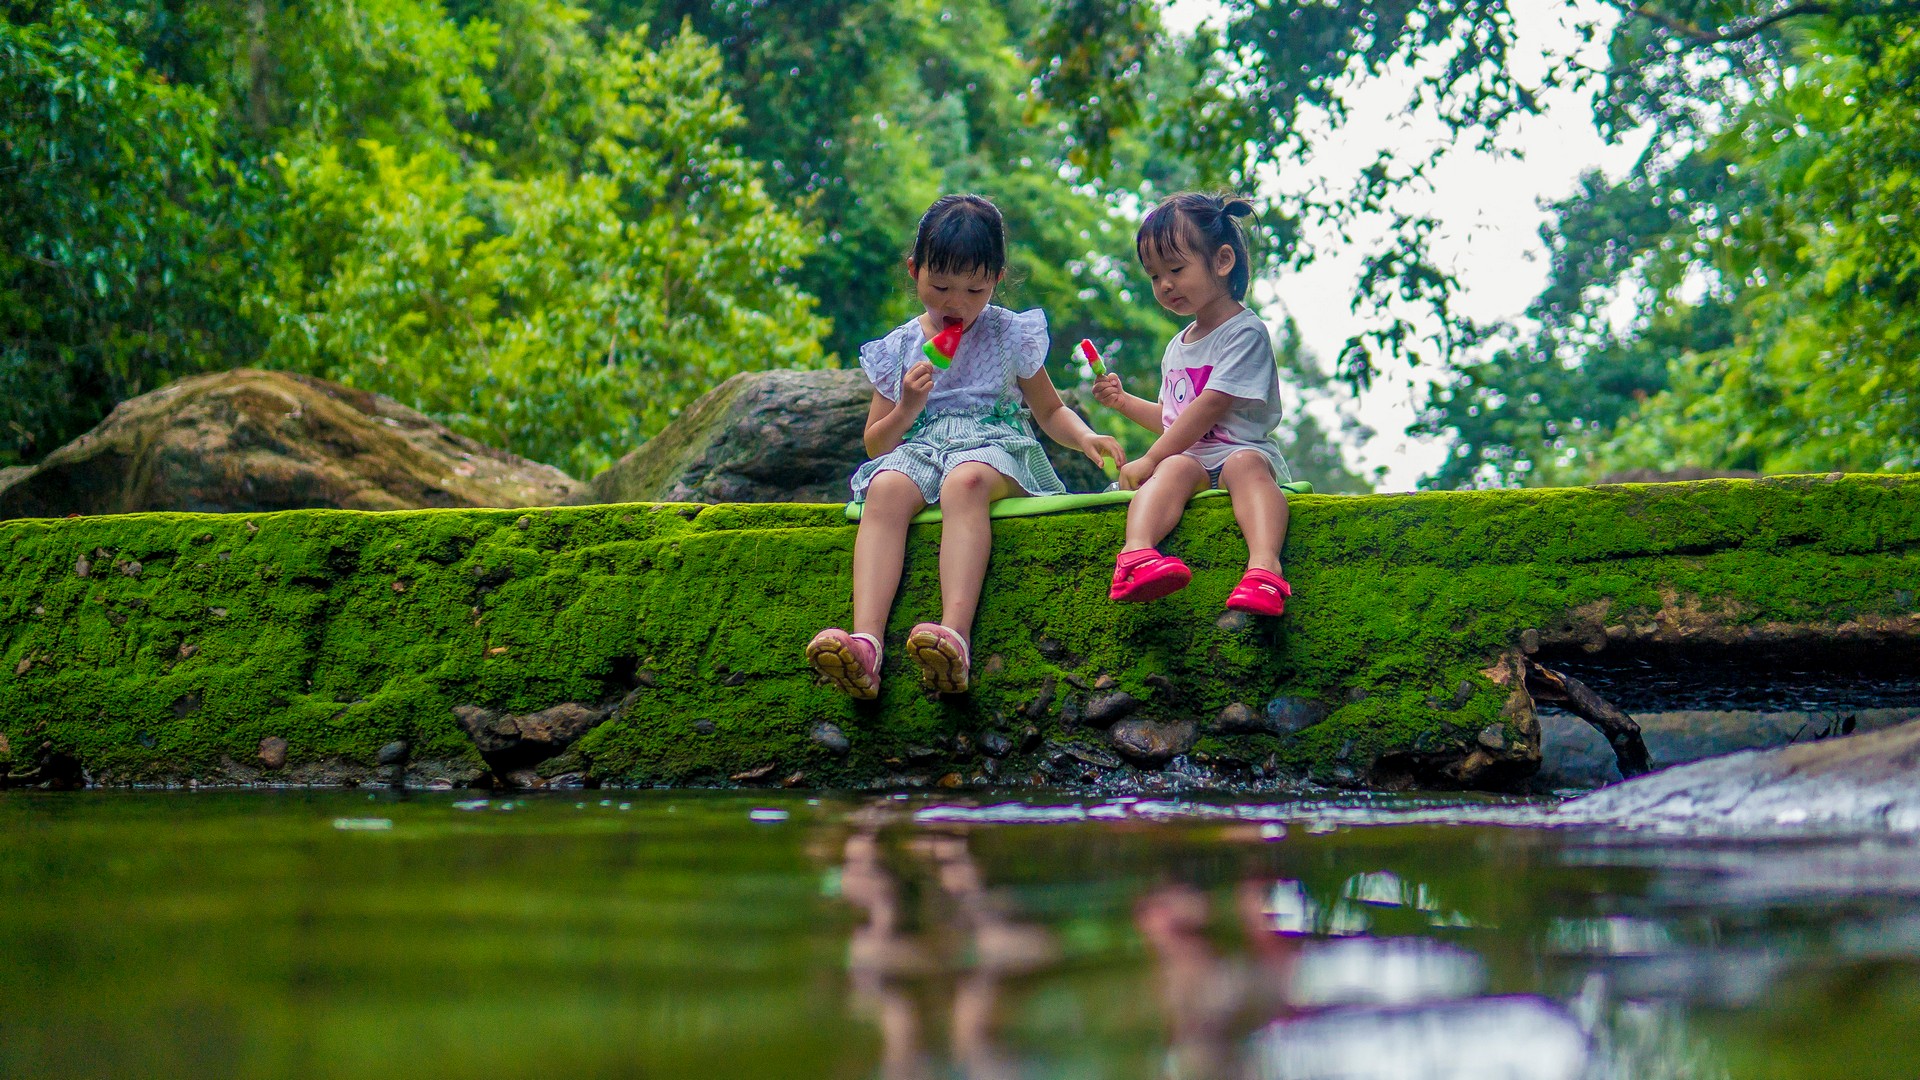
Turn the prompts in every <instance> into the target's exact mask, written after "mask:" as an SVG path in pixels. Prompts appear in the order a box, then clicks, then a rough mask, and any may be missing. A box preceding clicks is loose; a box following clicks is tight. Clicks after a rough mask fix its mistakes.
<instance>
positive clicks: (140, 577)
mask: <svg viewBox="0 0 1920 1080" xmlns="http://www.w3.org/2000/svg"><path fill="white" fill-rule="evenodd" d="M1293 506H1294V518H1293V522H1294V524H1293V530H1292V534H1291V536H1290V537H1289V540H1288V545H1287V552H1286V554H1287V568H1288V576H1289V578H1290V579H1291V580H1292V582H1293V584H1294V587H1295V590H1296V591H1295V595H1294V598H1293V600H1292V601H1291V603H1290V605H1289V609H1288V613H1287V615H1286V616H1285V617H1284V618H1283V619H1281V620H1277V621H1272V622H1267V621H1258V620H1255V621H1251V622H1250V621H1248V620H1245V619H1242V618H1240V617H1238V616H1232V615H1228V614H1227V613H1226V612H1225V611H1224V608H1223V607H1222V602H1223V601H1224V599H1225V597H1226V593H1227V591H1228V590H1229V589H1230V588H1231V587H1232V586H1233V584H1234V582H1235V580H1236V579H1237V578H1238V575H1239V569H1240V566H1241V565H1242V560H1243V559H1244V558H1245V553H1246V549H1245V546H1244V544H1243V542H1242V541H1241V539H1240V536H1239V532H1238V530H1237V528H1236V527H1235V525H1234V522H1233V515H1232V511H1231V508H1230V507H1228V506H1225V505H1222V504H1220V503H1202V504H1198V505H1196V506H1195V507H1194V508H1193V509H1192V511H1191V512H1190V513H1189V514H1188V516H1187V518H1186V520H1185V521H1184V522H1183V523H1182V524H1181V526H1180V527H1179V529H1178V530H1177V531H1176V532H1175V533H1174V535H1173V536H1172V537H1171V538H1170V540H1169V548H1170V549H1171V550H1174V551H1178V552H1179V553H1181V554H1182V555H1184V556H1185V558H1186V559H1187V560H1188V562H1189V563H1191V564H1192V565H1193V567H1194V569H1195V572H1196V577H1195V581H1194V584H1193V586H1191V587H1190V588H1188V589H1187V590H1185V591H1184V592H1181V593H1179V594H1176V595H1175V596H1173V597H1171V598H1169V599H1167V600H1163V601H1160V602H1157V603H1154V604H1150V605H1116V604H1113V603H1110V602H1109V601H1108V600H1107V599H1106V588H1107V579H1108V576H1109V573H1110V569H1111V564H1112V554H1113V552H1114V550H1115V549H1116V548H1117V546H1118V544H1119V541H1120V537H1121V527H1122V522H1123V517H1124V515H1123V511H1122V510H1121V509H1120V508H1113V509H1108V510H1097V511H1085V512H1076V513H1067V514H1059V515H1053V516H1048V517H1036V518H1022V519H1013V520H1007V521H1002V522H999V523H997V524H996V541H995V544H996V546H995V555H994V560H993V565H992V568H991V570H990V572H989V575H988V579H987V585H986V593H985V599H984V603H983V605H982V608H981V613H980V620H979V625H978V627H977V632H976V642H975V661H976V670H977V672H978V673H979V686H978V688H977V689H976V690H975V692H974V693H972V694H971V695H968V696H967V697H965V698H963V699H958V700H930V699H928V698H927V697H925V696H924V695H922V694H921V692H920V691H919V689H918V687H917V685H916V683H915V680H914V679H913V678H912V676H911V674H910V673H909V672H908V671H906V670H904V669H903V668H902V666H901V657H902V649H901V639H902V638H903V637H904V634H905V631H906V628H907V627H908V626H910V625H911V624H912V623H914V622H916V621H918V620H920V619H923V618H927V617H929V616H930V615H931V614H933V613H934V612H936V611H937V609H938V599H937V594H938V585H937V565H936V558H937V553H936V546H935V545H936V541H937V539H938V530H939V527H938V526H919V527H916V528H915V531H914V534H913V540H912V544H911V549H910V552H909V556H908V560H907V571H906V584H905V588H904V589H903V591H902V596H901V600H900V603H899V605H898V607H897V608H896V613H895V618H894V620H893V625H892V633H891V635H890V637H891V639H892V640H890V641H889V651H888V670H887V672H886V682H885V685H884V686H883V689H882V694H881V698H880V700H879V701H878V702H875V703H872V704H871V705H861V704H856V703H854V702H851V701H849V700H847V699H845V698H843V697H841V696H838V695H836V694H835V693H834V692H833V691H831V690H830V689H828V688H826V687H822V686H818V685H816V684H815V683H814V681H813V679H812V678H810V677H809V672H808V670H807V668H806V666H805V664H804V662H803V661H802V659H801V647H802V645H803V644H804V643H805V641H806V640H807V638H808V637H809V636H810V635H811V634H812V633H813V632H814V631H815V630H816V629H818V628H819V627H821V626H825V625H831V624H836V623H844V621H845V620H846V619H847V617H848V610H849V596H848V584H847V582H848V568H849V563H850V559H851V552H852V546H853V538H854V528H853V527H852V526H850V525H849V524H847V523H846V522H845V521H844V520H843V519H842V517H841V513H840V508H839V507H837V506H812V505H759V504H743V505H716V506H704V507H701V506H691V505H624V506H598V507H580V508H549V509H541V510H532V511H525V512H522V511H490V510H437V511H406V512H395V513H357V512H349V511H292V512H284V513H276V514H261V515H255V516H251V517H247V516H211V515H192V514H140V515H128V516H122V517H91V518H77V519H71V520H28V521H16V522H9V523H6V524H4V525H0V565H4V566H5V567H6V571H5V576H4V578H0V582H3V584H0V665H4V666H0V734H3V735H4V739H5V742H4V745H0V766H4V767H5V768H7V769H9V770H10V771H11V772H12V773H13V774H14V775H15V776H16V777H17V776H20V775H21V774H26V775H28V776H36V777H39V778H41V779H57V778H58V777H59V776H60V775H61V774H62V773H63V771H64V772H65V773H72V772H73V771H75V770H79V769H84V770H85V774H86V775H87V776H89V777H91V778H93V779H94V780H97V781H102V782H115V781H133V780H163V779H178V778H183V777H200V778H203V779H208V778H219V777H243V778H253V777H260V778H266V779H272V778H274V777H276V776H286V775H297V776H307V777H311V776H313V775H316V772H315V770H322V771H324V769H325V768H329V767H333V768H337V769H339V770H344V775H348V776H350V777H361V776H368V777H373V776H386V775H389V774H391V773H392V772H393V771H395V770H405V772H404V775H406V776H410V777H412V778H413V779H415V780H417V781H424V780H426V779H429V778H432V777H436V776H437V777H444V778H448V779H451V780H453V781H455V782H459V781H460V779H461V778H462V777H466V776H477V775H479V774H481V773H483V772H485V771H487V769H488V768H489V767H491V768H492V770H493V771H494V772H495V773H496V774H502V773H504V772H506V771H509V770H516V769H517V770H522V771H523V773H524V774H525V775H526V776H529V777H531V776H539V777H549V776H563V775H564V776H580V777H584V778H586V780H587V781H588V782H592V781H595V780H601V781H607V782H621V783H669V784H711V783H728V782H743V783H744V782H782V781H788V782H793V783H804V784H807V785H839V784H846V785H867V784H877V783H887V782H901V781H905V782H933V781H935V780H936V779H937V778H944V779H946V780H947V782H949V783H951V782H953V780H952V778H953V777H955V776H957V777H959V778H960V779H963V780H964V779H973V778H976V777H985V776H993V777H996V778H998V779H1000V780H1002V781H1007V780H1023V779H1032V778H1040V779H1046V780H1073V779H1077V778H1080V777H1082V776H1084V775H1086V774H1087V773H1090V772H1091V773H1099V772H1101V771H1103V770H1107V769H1111V768H1114V767H1129V766H1123V765H1122V764H1121V763H1122V762H1123V761H1124V760H1127V759H1124V758H1122V757H1121V756H1120V755H1119V754H1117V753H1116V752H1115V744H1114V742H1112V741H1110V737H1109V733H1108V732H1107V731H1105V730H1102V729H1100V728H1098V727H1092V726H1089V722H1088V719H1087V718H1088V716H1089V713H1090V712H1093V713H1096V714H1100V715H1104V714H1105V713H1104V710H1090V709H1089V704H1090V703H1091V702H1093V701H1094V700H1095V699H1096V698H1101V697H1103V696H1110V695H1113V694H1117V693H1124V694H1126V695H1128V696H1129V697H1130V698H1131V699H1132V702H1133V705H1132V707H1130V708H1129V709H1128V710H1125V711H1124V712H1125V714H1126V715H1127V718H1128V719H1130V720H1138V721H1140V723H1135V724H1133V725H1132V726H1131V727H1129V728H1128V729H1127V730H1128V732H1131V733H1132V734H1133V735H1138V734H1139V732H1138V731H1136V730H1135V729H1137V728H1141V727H1142V724H1148V723H1150V724H1154V725H1163V726H1162V727H1158V728H1149V729H1147V730H1150V731H1163V732H1164V731H1168V730H1172V731H1176V732H1181V733H1182V737H1181V738H1180V739H1177V740H1173V744H1174V745H1177V746H1178V747H1179V748H1180V749H1183V750H1186V751H1187V753H1186V755H1185V756H1183V757H1178V758H1175V759H1174V761H1173V763H1172V764H1171V765H1169V766H1168V767H1169V768H1176V769H1183V770H1186V771H1189V772H1200V771H1206V770H1211V771H1213V772H1214V773H1215V774H1216V775H1219V776H1223V777H1226V778H1228V779H1229V780H1244V781H1251V780H1253V779H1254V778H1255V777H1256V776H1258V775H1261V774H1262V773H1263V772H1266V771H1267V770H1272V771H1273V772H1277V773H1281V774H1293V775H1311V776H1315V777H1318V778H1322V779H1331V780H1336V781H1349V782H1368V781H1371V782H1405V781H1407V780H1408V779H1412V780H1416V781H1423V782H1444V783H1456V784H1467V785H1487V784H1497V783H1501V782H1504V781H1506V780H1508V779H1511V778H1514V777H1517V776H1519V775H1522V774H1524V773H1525V772H1527V771H1528V770H1530V769H1531V768H1532V767H1533V766H1534V764H1535V763H1537V761H1538V755H1539V735H1538V730H1539V729H1538V724H1537V722H1536V720H1535V718H1534V716H1533V711H1532V706H1531V702H1530V701H1529V700H1527V698H1526V693H1525V689H1524V685H1523V682H1516V680H1515V679H1514V678H1513V677H1512V670H1513V666H1514V664H1515V663H1516V660H1515V657H1516V656H1517V653H1515V652H1514V650H1515V649H1517V648H1519V647H1520V645H1521V643H1522V642H1523V641H1524V642H1526V643H1527V644H1529V645H1532V644H1534V643H1535V642H1536V641H1537V642H1539V643H1542V645H1543V646H1544V647H1546V648H1548V649H1549V650H1551V649H1552V648H1554V647H1561V648H1571V647H1585V648H1614V647H1632V646H1633V645H1634V644H1635V643H1662V642H1665V643H1672V642H1687V641H1702V642H1716V643H1719V644H1721V645H1723V646H1726V645H1732V646H1738V645H1739V644H1740V643H1742V642H1753V641H1765V642H1783V641H1784V642H1789V643H1790V642H1792V641H1793V640H1796V639H1795V635H1814V634H1818V635H1824V637H1825V638H1826V639H1828V640H1842V641H1858V642H1861V643H1863V644H1870V643H1873V642H1886V641H1899V642H1903V643H1906V644H1907V645H1911V644H1912V643H1913V642H1916V641H1920V599H1916V588H1917V587H1920V476H1903V477H1893V476H1878V477H1874V476H1856V477H1846V478H1814V477H1793V478H1777V479H1770V480H1760V481H1739V480H1735V481H1707V482H1701V483H1693V484H1669V485H1646V486H1635V485H1628V486H1617V487H1604V488H1592V489H1577V490H1544V491H1540V490H1536V491H1492V492H1471V493H1434V494H1421V495H1392V496H1359V497H1338V496H1303V497H1297V498H1295V499H1294V501H1293ZM562 706H566V708H562ZM556 710H557V711H556ZM463 717H464V718H465V719H464V723H463V719H462V718H463ZM1106 719H1107V720H1108V721H1109V722H1114V721H1117V720H1118V719H1120V714H1118V713H1115V714H1113V715H1111V716H1106ZM1188 722H1192V723H1194V724H1195V725H1196V727H1197V732H1196V733H1195V735H1194V736H1192V737H1190V736H1187V735H1186V734H1184V730H1185V729H1184V727H1183V725H1185V724H1187V723H1188ZM823 725H831V727H832V730H833V732H834V733H835V734H837V735H839V736H840V738H839V739H832V738H822V737H820V735H819V734H818V733H819V732H820V731H822V730H824V728H823ZM483 729H484V730H486V731H491V732H492V734H491V735H489V736H487V738H490V739H493V740H495V741H494V742H491V743H488V744H487V745H490V746H495V747H501V746H507V747H511V754H510V755H508V756H509V757H510V758H512V759H511V760H508V759H506V758H502V759H499V760H493V761H488V760H487V759H485V758H484V757H483V756H482V754H481V751H480V749H479V748H477V747H476V739H477V738H480V736H477V735H475V734H474V732H476V731H482V730H483ZM1193 737H1197V740H1198V741H1197V742H1193V741H1192V738H1193ZM268 739H276V740H284V742H285V747H284V761H283V763H282V764H280V765H279V766H278V767H277V768H268V767H267V763H266V762H264V761H263V760H262V758H261V747H262V745H263V740H268ZM399 740H404V741H405V743H406V746H407V748H408V753H407V755H406V761H405V762H404V763H402V764H394V765H390V766H382V765H381V764H380V762H379V754H380V751H381V748H382V747H387V746H390V745H391V744H393V743H395V742H396V741H399ZM481 741H482V742H485V741H486V739H482V740H481ZM1136 741H1137V740H1136ZM1189 744H1191V745H1190V746H1189ZM550 753H558V754H561V755H562V758H563V759H564V760H558V759H556V760H554V761H548V762H542V761H540V760H537V759H539V758H540V755H543V754H550ZM515 755H517V756H515ZM276 756H277V755H276ZM1147 756H1148V757H1151V756H1152V755H1147ZM1140 758H1141V755H1140V754H1139V753H1137V752H1136V753H1135V754H1134V756H1133V758H1132V760H1140ZM36 770H37V771H36ZM302 770H305V771H304V772H303V771H302ZM356 770H357V771H356ZM736 778H737V779H736ZM530 782H533V781H530Z"/></svg>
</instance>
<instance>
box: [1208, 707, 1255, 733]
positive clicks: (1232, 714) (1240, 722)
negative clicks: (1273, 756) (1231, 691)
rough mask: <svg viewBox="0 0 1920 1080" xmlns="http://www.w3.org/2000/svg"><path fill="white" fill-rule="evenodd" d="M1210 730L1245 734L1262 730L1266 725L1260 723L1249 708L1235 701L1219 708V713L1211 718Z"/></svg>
mask: <svg viewBox="0 0 1920 1080" xmlns="http://www.w3.org/2000/svg"><path fill="white" fill-rule="evenodd" d="M1210 730H1212V731H1216V732H1219V733H1220V734H1222V735H1245V734H1249V733H1252V732H1256V731H1264V730H1266V727H1265V725H1263V724H1261V723H1260V719H1259V717H1257V716H1255V715H1254V712H1253V710H1252V709H1251V708H1248V707H1247V706H1246V705H1245V704H1243V703H1241V702H1238V701H1236V702H1233V703H1232V704H1230V705H1228V706H1227V707H1226V708H1224V709H1221V710H1220V715H1218V716H1216V717H1214V718H1213V726H1212V728H1211V729H1210Z"/></svg>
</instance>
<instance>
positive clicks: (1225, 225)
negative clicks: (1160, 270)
mask: <svg viewBox="0 0 1920 1080" xmlns="http://www.w3.org/2000/svg"><path fill="white" fill-rule="evenodd" d="M1252 213H1253V204H1252V203H1250V202H1248V201H1247V200H1245V199H1242V198H1240V197H1239V196H1237V195H1236V196H1228V197H1226V198H1222V197H1221V196H1219V195H1203V194H1201V193H1199V192H1197V191H1183V192H1181V193H1180V194H1178V195H1169V196H1167V197H1166V198H1164V199H1162V200H1160V205H1159V206H1156V207H1154V208H1153V211H1152V212H1151V213H1149V214H1148V215H1147V220H1145V221H1143V222H1141V223H1140V231H1139V233H1137V234H1136V235H1135V236H1134V238H1133V248H1134V253H1135V254H1137V255H1138V256H1139V257H1140V261H1142V262H1145V261H1146V258H1147V253H1148V252H1152V253H1153V254H1155V255H1157V256H1159V257H1160V258H1162V259H1168V258H1171V257H1173V255H1174V254H1175V253H1183V254H1185V255H1186V256H1188V257H1189V258H1196V259H1211V258H1212V257H1213V253H1214V252H1216V251H1218V250H1220V245H1222V244H1225V245H1226V246H1228V247H1230V248H1232V249H1233V269H1232V270H1229V271H1227V291H1228V292H1229V293H1231V294H1232V295H1233V298H1234V299H1235V300H1245V299H1246V298H1247V286H1248V285H1249V284H1251V283H1252V281H1253V257H1252V256H1251V255H1249V254H1248V253H1247V233H1246V229H1245V228H1244V227H1243V226H1242V225H1241V224H1240V219H1241V218H1243V217H1247V216H1249V215H1251V214H1252Z"/></svg>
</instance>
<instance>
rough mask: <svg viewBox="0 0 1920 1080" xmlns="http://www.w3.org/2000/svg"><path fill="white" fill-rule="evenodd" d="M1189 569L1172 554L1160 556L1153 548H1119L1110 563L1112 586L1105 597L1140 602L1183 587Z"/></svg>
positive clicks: (1174, 591)
mask: <svg viewBox="0 0 1920 1080" xmlns="http://www.w3.org/2000/svg"><path fill="white" fill-rule="evenodd" d="M1192 580H1193V571H1191V570H1189V569H1187V564H1186V563H1183V562H1181V561H1180V560H1179V558H1177V557H1175V556H1173V555H1162V554H1160V551H1159V549H1157V548H1150V547H1149V548H1135V549H1134V550H1132V551H1123V552H1121V553H1120V557H1119V558H1118V559H1115V560H1114V562H1113V588H1111V589H1109V590H1107V599H1109V600H1122V601H1127V602H1129V603H1140V602H1143V601H1147V600H1158V599H1160V598H1161V597H1163V596H1171V595H1172V594H1174V593H1177V592H1179V591H1180V590H1181V589H1184V588H1186V587H1187V582H1189V581H1192Z"/></svg>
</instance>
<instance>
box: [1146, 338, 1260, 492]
mask: <svg viewBox="0 0 1920 1080" xmlns="http://www.w3.org/2000/svg"><path fill="white" fill-rule="evenodd" d="M1188 329H1191V327H1189V328H1188ZM1186 336H1187V333H1186V330H1182V331H1181V332H1180V333H1178V334H1176V335H1174V338H1173V340H1172V341H1170V342H1168V343H1167V351H1166V352H1165V353H1164V354H1163V355H1162V356H1161V357H1160V421H1161V424H1162V425H1163V426H1164V427H1172V426H1173V422H1174V420H1176V419H1177V418H1179V416H1180V414H1181V413H1182V412H1184V411H1186V408H1187V406H1188V405H1190V404H1192V403H1193V400H1194V399H1195V398H1197V397H1199V396H1200V394H1201V392H1202V391H1206V390H1218V391H1220V392H1221V393H1223V394H1226V395H1228V396H1230V397H1232V398H1233V407H1232V408H1230V409H1228V410H1227V414H1226V415H1225V416H1223V417H1221V418H1220V422H1219V423H1217V424H1215V425H1214V426H1213V428H1212V430H1210V431H1208V432H1207V433H1206V434H1205V435H1203V436H1201V437H1200V439H1199V441H1197V442H1195V443H1194V444H1193V445H1192V446H1190V447H1188V448H1187V450H1186V453H1187V455H1188V456H1189V457H1192V458H1194V459H1196V460H1198V461H1199V462H1200V464H1201V465H1203V466H1205V467H1206V468H1208V469H1217V468H1219V467H1220V466H1222V465H1224V464H1226V462H1227V458H1228V457H1230V456H1232V454H1233V453H1234V452H1235V451H1237V450H1255V451H1258V452H1260V453H1261V454H1264V455H1265V456H1266V458H1267V461H1268V463H1269V464H1270V465H1271V466H1272V468H1273V475H1274V479H1276V480H1280V481H1285V480H1288V479H1291V474H1290V473H1289V472H1288V470H1287V462H1286V459H1285V458H1283V457H1281V455H1280V447H1279V446H1278V445H1277V444H1276V443H1275V442H1274V440H1273V431H1274V429H1275V428H1277V427H1279V426H1280V417H1281V415H1282V414H1281V410H1280V367H1279V365H1278V364H1277V363H1275V361H1274V357H1273V339H1272V338H1271V337H1270V336H1269V335H1268V333H1267V324H1266V323H1264V322H1261V321H1260V316H1258V315H1255V314H1254V313H1253V309H1252V308H1244V309H1242V310H1241V312H1240V313H1239V314H1238V315H1235V316H1233V317H1232V318H1230V319H1228V320H1227V321H1226V322H1223V323H1221V324H1220V325H1219V326H1216V327H1214V328H1213V332H1212V333H1211V334H1208V335H1207V336H1206V337H1203V338H1201V339H1200V340H1198V341H1195V342H1191V343H1189V342H1186V341H1183V340H1181V339H1182V338H1185V337H1186Z"/></svg>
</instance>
